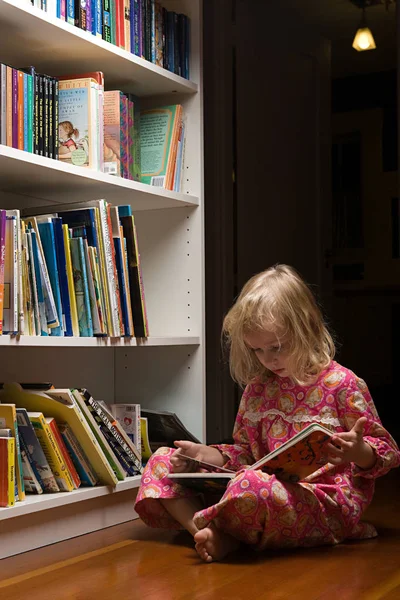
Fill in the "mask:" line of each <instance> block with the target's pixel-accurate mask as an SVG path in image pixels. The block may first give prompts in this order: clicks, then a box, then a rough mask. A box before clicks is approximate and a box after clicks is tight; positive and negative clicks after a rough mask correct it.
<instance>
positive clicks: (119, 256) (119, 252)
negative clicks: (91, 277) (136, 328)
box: [114, 238, 132, 337]
mask: <svg viewBox="0 0 400 600" xmlns="http://www.w3.org/2000/svg"><path fill="white" fill-rule="evenodd" d="M114 248H115V259H116V263H117V271H118V284H119V289H120V296H121V308H122V318H123V323H124V330H125V336H127V337H130V336H131V335H132V332H131V329H130V327H129V318H128V296H127V292H126V284H127V282H126V281H125V271H124V254H123V248H122V247H121V239H120V238H114Z"/></svg>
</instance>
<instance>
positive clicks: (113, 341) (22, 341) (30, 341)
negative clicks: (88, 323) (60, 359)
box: [0, 335, 200, 348]
mask: <svg viewBox="0 0 400 600" xmlns="http://www.w3.org/2000/svg"><path fill="white" fill-rule="evenodd" d="M199 344H200V338H199V337H196V336H191V337H185V336H181V337H149V338H147V339H143V340H142V339H136V338H126V339H125V338H95V337H88V338H84V337H53V336H43V337H42V336H29V335H21V336H10V335H2V336H0V347H2V346H10V347H15V348H18V347H19V348H21V347H41V348H43V347H44V348H52V347H56V348H135V347H144V346H152V347H153V346H198V345H199Z"/></svg>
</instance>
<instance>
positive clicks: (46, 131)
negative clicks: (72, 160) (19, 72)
mask: <svg viewBox="0 0 400 600" xmlns="http://www.w3.org/2000/svg"><path fill="white" fill-rule="evenodd" d="M43 156H46V157H47V158H48V157H49V78H48V77H47V76H46V75H44V76H43Z"/></svg>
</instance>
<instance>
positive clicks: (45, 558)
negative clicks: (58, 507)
mask: <svg viewBox="0 0 400 600" xmlns="http://www.w3.org/2000/svg"><path fill="white" fill-rule="evenodd" d="M368 517H369V519H370V520H371V521H372V522H374V523H375V524H376V525H377V527H378V529H379V532H380V537H379V538H377V539H375V540H368V541H364V542H355V543H346V544H342V545H339V546H336V547H331V548H318V549H313V550H302V551H295V552H293V551H291V552H286V553H283V552H268V553H263V554H255V553H254V552H251V551H249V550H248V549H247V550H241V551H239V552H238V553H237V554H235V555H232V557H231V558H229V560H227V561H226V562H224V563H219V564H218V563H213V564H203V563H201V562H200V561H199V560H198V559H197V555H196V554H195V552H194V550H193V549H192V542H191V540H190V538H189V536H187V535H186V534H184V533H170V532H160V531H157V530H151V529H149V528H147V527H145V526H144V525H143V524H142V523H141V522H139V521H134V522H131V523H127V524H124V525H121V526H117V527H112V528H110V529H107V530H103V531H102V532H98V533H94V534H90V535H87V536H83V537H81V538H76V539H74V540H70V541H68V542H63V543H60V544H56V545H53V546H49V547H47V548H43V549H41V550H36V551H34V552H28V553H26V554H24V555H19V556H17V557H14V558H10V559H6V560H3V561H1V562H0V598H2V599H3V598H4V599H5V600H6V599H7V600H17V599H18V600H25V599H29V600H39V599H40V600H47V599H49V600H50V599H51V600H53V599H61V600H64V599H65V600H67V599H68V600H91V599H95V600H105V599H110V600H111V599H113V600H125V599H129V600H136V599H140V600H197V599H198V600H200V599H201V600H214V599H215V600H225V599H227V600H228V599H229V600H237V599H241V598H243V599H246V600H253V598H254V599H257V600H287V599H289V600H291V599H293V600H303V599H304V600H306V599H307V600H331V599H334V600H378V599H379V600H380V599H385V600H400V470H399V469H397V470H396V471H393V472H392V473H391V474H390V475H388V476H387V477H385V478H383V479H381V480H379V481H378V486H377V494H376V496H375V500H374V503H373V505H372V506H371V508H370V511H369V513H368Z"/></svg>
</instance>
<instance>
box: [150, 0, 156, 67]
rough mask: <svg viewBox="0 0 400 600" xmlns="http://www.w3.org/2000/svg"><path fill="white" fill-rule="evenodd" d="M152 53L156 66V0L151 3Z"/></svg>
mask: <svg viewBox="0 0 400 600" xmlns="http://www.w3.org/2000/svg"><path fill="white" fill-rule="evenodd" d="M150 53H151V62H152V63H153V64H156V5H155V0H151V1H150Z"/></svg>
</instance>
